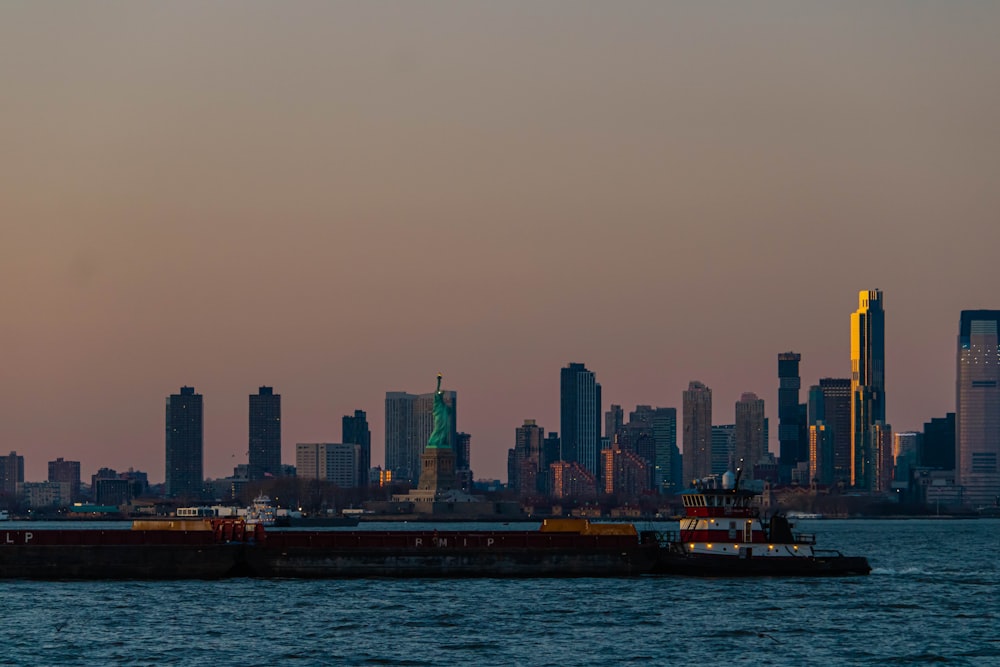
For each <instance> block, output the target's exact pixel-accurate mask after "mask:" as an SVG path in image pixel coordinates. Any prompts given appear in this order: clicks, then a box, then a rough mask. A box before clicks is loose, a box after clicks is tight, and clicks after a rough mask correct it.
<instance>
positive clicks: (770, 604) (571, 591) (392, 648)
mask: <svg viewBox="0 0 1000 667" xmlns="http://www.w3.org/2000/svg"><path fill="white" fill-rule="evenodd" d="M408 526H410V527H413V524H408ZM379 527H380V528H381V527H383V526H379ZM394 527H399V528H402V527H404V526H402V525H401V526H394ZM439 527H440V526H439ZM461 527H462V528H465V527H466V526H461ZM484 527H485V526H480V528H484ZM493 527H494V526H490V528H493ZM519 527H527V525H523V524H522V525H518V524H511V525H510V526H504V528H514V529H516V528H519ZM644 527H645V526H643V525H640V528H644ZM440 528H442V529H444V528H445V527H440ZM798 528H799V529H801V530H802V531H803V532H813V533H816V534H817V539H818V540H819V542H820V544H819V546H821V547H832V548H838V549H840V550H841V551H843V552H844V553H846V554H851V555H866V556H868V558H869V560H870V562H871V564H872V566H873V568H874V570H873V572H872V574H871V575H870V576H868V577H851V578H844V579H756V580H737V579H685V578H672V577H663V578H659V577H641V578H636V579H606V580H605V579H570V580H530V579H526V580H492V579H486V580H454V581H450V580H403V581H397V580H385V579H382V580H352V581H340V580H331V581H298V580H245V579H238V580H232V581H220V582H188V581H184V582H124V583H121V582H119V583H113V582H24V581H0V618H2V622H0V642H2V643H0V664H3V665H56V664H59V665H95V664H115V665H166V664H172V665H206V664H212V665H215V666H222V665H286V664H292V665H450V664H459V663H464V664H475V665H553V666H555V665H560V666H562V665H620V664H629V665H674V664H678V665H679V664H712V665H715V664H725V665H750V664H753V665H791V664H796V665H801V664H817V665H821V664H822V665H827V664H829V665H884V664H905V665H909V664H922V663H944V664H953V665H998V664H1000V597H998V593H1000V566H998V560H997V559H998V556H1000V520H996V519H980V520H909V521H889V520H886V521H871V520H858V521H802V522H800V524H799V526H798Z"/></svg>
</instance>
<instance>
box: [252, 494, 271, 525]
mask: <svg viewBox="0 0 1000 667" xmlns="http://www.w3.org/2000/svg"><path fill="white" fill-rule="evenodd" d="M277 514H278V513H277V510H275V508H274V505H273V504H272V503H271V499H270V498H269V497H268V496H265V495H263V494H261V495H259V496H257V497H256V498H254V499H253V504H252V505H250V507H248V508H247V513H246V522H247V524H250V525H253V524H258V523H259V524H261V525H262V526H273V525H274V524H275V523H276V521H277V518H278V516H277Z"/></svg>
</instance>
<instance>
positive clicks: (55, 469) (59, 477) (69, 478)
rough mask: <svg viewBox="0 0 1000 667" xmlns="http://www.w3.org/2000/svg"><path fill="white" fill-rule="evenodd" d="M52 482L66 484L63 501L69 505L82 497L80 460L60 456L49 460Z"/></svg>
mask: <svg viewBox="0 0 1000 667" xmlns="http://www.w3.org/2000/svg"><path fill="white" fill-rule="evenodd" d="M48 480H49V481H50V482H55V483H57V484H65V485H66V489H65V493H63V494H62V496H61V501H62V502H64V503H65V504H67V505H69V504H72V503H75V502H76V501H78V500H79V499H80V462H79V461H65V460H63V458H62V457H61V456H60V457H59V458H57V459H56V460H55V461H49V477H48Z"/></svg>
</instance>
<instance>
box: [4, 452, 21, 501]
mask: <svg viewBox="0 0 1000 667" xmlns="http://www.w3.org/2000/svg"><path fill="white" fill-rule="evenodd" d="M23 484H24V457H23V456H20V455H18V453H17V452H11V453H10V454H8V455H7V456H4V457H0V496H3V499H4V500H7V501H16V500H17V499H18V498H20V497H21V493H22V492H23V488H22V486H23Z"/></svg>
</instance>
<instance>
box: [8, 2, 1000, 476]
mask: <svg viewBox="0 0 1000 667" xmlns="http://www.w3.org/2000/svg"><path fill="white" fill-rule="evenodd" d="M998 34H1000V3H996V2H985V1H984V2H958V1H956V2H946V3H945V2H919V1H916V0H914V1H911V2H889V1H883V2H877V3H872V2H815V3H810V2H802V1H798V0H797V1H794V2H753V3H747V2H736V1H734V2H688V3H673V2H661V1H659V0H657V1H650V2H585V1H580V0H575V1H573V2H569V1H565V2H555V1H553V2H536V1H531V2H513V1H510V0H504V1H503V2H469V1H463V2H457V1H456V2H403V1H400V2H355V3H338V2H288V3H274V2H246V1H241V2H213V3H166V2H160V3H133V2H113V3H101V2H88V3H55V2H34V1H25V2H4V3H3V4H2V5H0V89H2V91H3V92H2V98H0V100H2V101H0V306H2V313H3V316H2V318H0V348H2V349H3V351H4V354H3V362H2V363H0V369H2V378H3V382H2V384H0V453H6V452H7V451H10V450H16V451H17V452H18V453H19V454H23V455H24V457H25V467H26V478H27V479H28V480H29V481H37V480H42V479H44V478H45V476H46V463H47V462H48V461H49V460H52V459H54V458H55V457H57V456H63V457H65V458H67V459H74V460H80V461H81V462H82V471H83V474H84V476H85V477H89V475H91V474H93V473H94V472H95V471H96V469H97V468H98V467H99V466H109V467H113V468H116V469H118V470H124V469H127V468H128V467H130V466H132V467H135V468H137V469H140V470H146V471H148V472H149V474H150V479H151V481H162V480H163V474H164V399H165V398H166V396H167V395H169V394H170V393H173V392H176V391H177V390H178V388H179V387H180V386H181V385H192V386H194V387H195V388H196V389H197V391H198V392H200V393H202V394H204V396H205V472H206V474H207V475H209V476H213V477H217V476H224V475H228V474H231V472H232V468H233V467H234V466H235V465H236V464H238V463H244V462H246V451H247V396H248V395H249V394H251V393H255V392H256V390H257V387H258V386H259V385H265V384H266V385H272V386H274V387H275V390H276V391H277V392H279V393H281V394H282V396H283V399H282V400H283V421H284V457H283V458H284V460H285V461H286V462H289V463H294V451H295V450H294V447H295V443H296V442H309V441H313V442H315V441H338V440H339V439H340V418H341V416H342V415H344V414H348V413H350V412H352V411H353V410H354V409H356V408H360V409H363V410H366V411H367V412H368V414H369V418H370V421H371V423H372V437H373V447H372V450H373V451H372V459H373V462H376V463H379V462H382V461H383V460H384V446H383V444H384V431H383V426H382V421H383V415H384V398H385V392H386V391H409V392H414V393H420V392H427V391H432V390H433V389H434V376H435V374H436V373H437V372H438V371H441V372H443V373H444V378H445V386H446V388H448V389H454V390H456V391H458V395H459V399H458V427H459V429H460V430H464V431H468V432H470V433H471V434H472V447H473V453H472V463H473V468H474V472H475V473H476V475H477V476H479V477H483V476H490V477H500V478H506V456H507V449H508V448H509V447H511V446H512V444H513V439H514V429H515V428H516V427H517V426H519V425H520V424H521V423H522V422H523V420H524V419H526V418H528V419H536V420H537V421H538V423H539V424H540V425H542V426H543V427H544V428H545V429H546V431H551V430H559V379H558V376H559V369H560V367H562V366H564V365H565V364H567V363H568V362H570V361H579V362H584V363H586V364H587V366H588V367H589V368H591V369H593V370H594V371H596V373H597V377H598V381H599V382H600V383H601V384H602V385H603V388H604V402H605V409H606V407H607V404H609V403H620V404H622V405H623V406H625V409H626V411H628V410H629V409H632V407H633V406H634V405H635V404H637V403H645V404H652V405H655V406H675V407H678V408H679V407H680V404H681V392H682V391H683V390H684V389H685V388H686V387H687V384H688V382H689V381H690V380H701V381H703V382H705V383H706V384H707V385H708V386H709V387H711V388H712V389H713V399H714V406H715V414H714V421H715V422H716V423H727V422H731V421H732V418H733V405H734V403H735V402H736V401H737V400H738V399H739V397H740V393H741V392H744V391H753V392H756V393H757V394H758V395H760V396H761V397H762V398H764V399H765V401H766V402H767V413H768V415H769V416H770V418H771V421H772V428H771V433H772V440H773V438H774V437H775V436H776V431H777V427H776V424H777V414H776V409H775V407H776V396H777V385H778V381H777V356H776V355H777V354H778V353H779V352H782V351H786V350H795V351H798V352H801V353H802V357H803V360H802V381H803V387H804V388H807V387H808V386H809V385H810V384H813V383H815V382H816V381H817V379H818V378H820V377H847V376H849V374H850V361H849V337H848V336H849V315H850V313H851V311H853V310H854V309H855V308H856V307H857V293H858V291H859V290H862V289H869V288H881V289H882V290H884V292H885V304H886V322H887V324H886V327H887V338H886V348H887V349H886V356H887V372H886V378H887V379H886V385H887V392H886V396H887V406H888V407H887V411H888V418H889V421H890V422H891V423H892V425H893V427H894V428H895V429H896V430H907V429H919V428H921V426H922V424H923V422H924V421H926V420H929V419H930V418H931V417H935V416H942V415H943V414H944V413H945V412H947V411H950V410H952V409H953V408H954V374H955V339H956V336H957V333H958V321H959V311H960V310H962V309H967V308H1000V297H998V295H997V291H998V287H1000V263H998V260H997V257H998V248H1000V224H998V223H1000V221H998V211H1000V182H998V181H1000V129H998V127H1000V125H998V119H1000V79H998V76H1000V75H998V73H1000V39H997V35H998ZM805 398H806V396H805V391H803V395H802V397H801V399H802V400H803V401H804V400H805ZM774 447H776V443H775V442H772V448H774Z"/></svg>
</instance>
